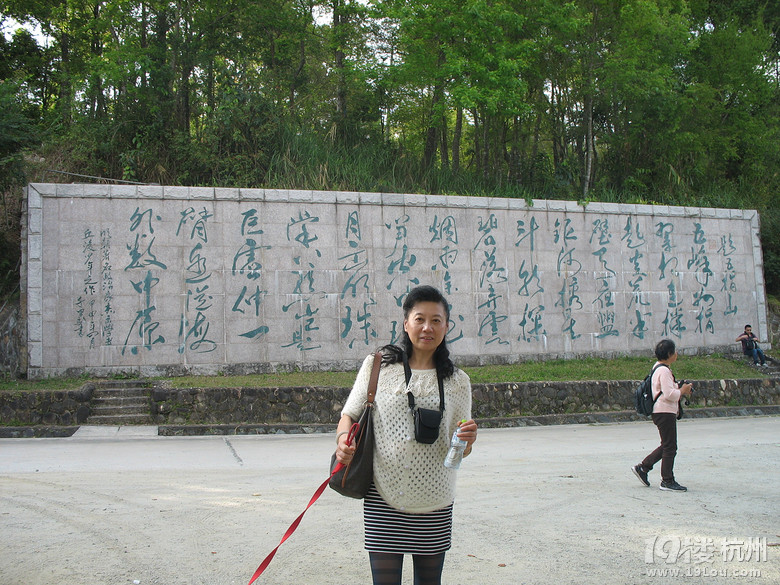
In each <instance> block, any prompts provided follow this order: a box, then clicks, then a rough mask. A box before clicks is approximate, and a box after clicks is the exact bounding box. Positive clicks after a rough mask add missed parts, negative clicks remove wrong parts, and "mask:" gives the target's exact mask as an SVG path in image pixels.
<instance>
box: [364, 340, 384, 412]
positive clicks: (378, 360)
mask: <svg viewBox="0 0 780 585" xmlns="http://www.w3.org/2000/svg"><path fill="white" fill-rule="evenodd" d="M381 366H382V352H381V351H378V352H376V353H375V354H374V365H373V366H372V367H371V378H370V379H369V381H368V394H367V396H366V403H367V404H374V397H375V396H376V386H377V383H378V382H379V368H380V367H381Z"/></svg>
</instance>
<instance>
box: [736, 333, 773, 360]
mask: <svg viewBox="0 0 780 585" xmlns="http://www.w3.org/2000/svg"><path fill="white" fill-rule="evenodd" d="M736 341H741V342H742V353H744V354H745V355H749V356H751V357H752V358H753V365H754V366H758V365H760V366H761V367H764V366H766V358H765V357H764V352H763V351H761V348H760V347H758V342H759V341H760V340H759V339H758V337H756V336H755V334H754V333H753V328H752V327H751V326H750V325H745V331H744V332H743V333H742V335H740V336H739V337H737V339H736ZM759 360H760V361H761V363H760V364H759V363H758V362H759Z"/></svg>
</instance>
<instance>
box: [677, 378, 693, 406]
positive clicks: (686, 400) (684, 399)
mask: <svg viewBox="0 0 780 585" xmlns="http://www.w3.org/2000/svg"><path fill="white" fill-rule="evenodd" d="M685 384H688V380H680V381H679V382H677V387H678V388H682V387H683V386H685ZM691 394H693V385H691ZM683 403H684V404H685V406H688V405H689V404H690V402H689V401H688V399H687V398H685V397H683Z"/></svg>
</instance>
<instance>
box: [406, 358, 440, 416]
mask: <svg viewBox="0 0 780 585" xmlns="http://www.w3.org/2000/svg"><path fill="white" fill-rule="evenodd" d="M402 355H403V362H404V377H405V378H406V385H407V386H408V385H409V380H411V378H412V369H411V368H410V367H409V356H407V355H406V352H403V353H402ZM436 381H437V382H438V383H439V410H440V411H441V412H444V380H442V379H441V376H440V375H439V370H436ZM406 397H407V398H408V399H409V409H410V410H414V396H412V393H411V392H408V391H407V392H406Z"/></svg>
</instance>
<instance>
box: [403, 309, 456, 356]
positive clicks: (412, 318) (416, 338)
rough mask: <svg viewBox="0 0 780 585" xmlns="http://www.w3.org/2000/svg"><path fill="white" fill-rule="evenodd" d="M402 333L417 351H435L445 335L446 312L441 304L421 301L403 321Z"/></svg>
mask: <svg viewBox="0 0 780 585" xmlns="http://www.w3.org/2000/svg"><path fill="white" fill-rule="evenodd" d="M404 331H406V334H407V335H408V336H409V339H410V340H411V342H412V347H414V349H415V350H417V351H425V352H427V351H430V352H433V351H436V348H437V347H439V345H441V342H442V341H444V336H445V335H446V334H447V311H446V310H445V308H444V305H442V304H441V303H434V302H433V301H421V302H419V303H417V304H416V305H414V306H413V307H412V309H411V310H410V311H409V314H408V315H407V316H406V318H405V319H404Z"/></svg>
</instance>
